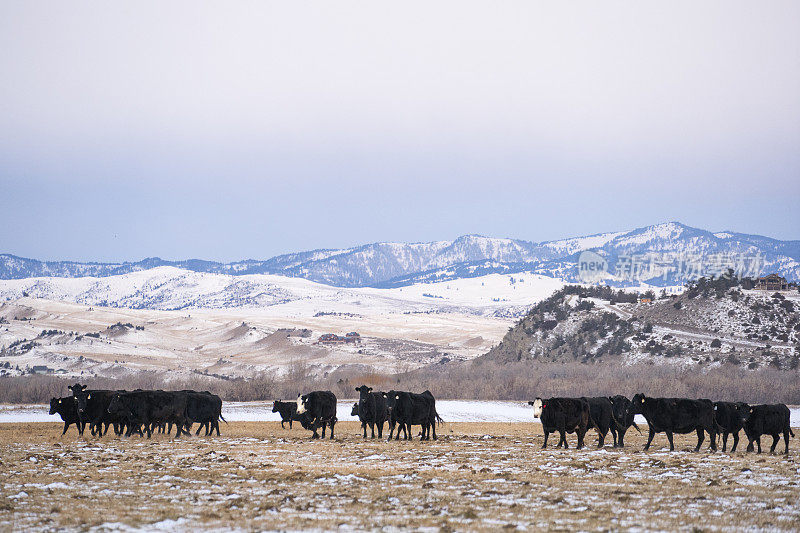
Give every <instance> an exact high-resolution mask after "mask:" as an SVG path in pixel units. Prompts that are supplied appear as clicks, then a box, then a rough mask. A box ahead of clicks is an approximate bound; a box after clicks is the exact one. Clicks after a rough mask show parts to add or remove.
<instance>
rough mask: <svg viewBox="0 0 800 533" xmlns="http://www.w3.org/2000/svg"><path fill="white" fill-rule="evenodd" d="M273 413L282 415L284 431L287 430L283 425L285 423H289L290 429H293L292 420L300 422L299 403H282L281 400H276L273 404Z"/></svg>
mask: <svg viewBox="0 0 800 533" xmlns="http://www.w3.org/2000/svg"><path fill="white" fill-rule="evenodd" d="M272 412H273V413H278V414H280V415H281V428H282V429H286V426H284V425H283V424H284V423H285V422H289V429H292V420H298V418H297V402H282V401H280V400H275V403H273V404H272Z"/></svg>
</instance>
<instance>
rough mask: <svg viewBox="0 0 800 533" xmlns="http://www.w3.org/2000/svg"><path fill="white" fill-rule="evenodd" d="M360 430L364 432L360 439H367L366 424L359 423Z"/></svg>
mask: <svg viewBox="0 0 800 533" xmlns="http://www.w3.org/2000/svg"><path fill="white" fill-rule="evenodd" d="M361 430H362V431H363V432H364V434H363V436H362V438H364V439H366V438H367V423H366V422H361Z"/></svg>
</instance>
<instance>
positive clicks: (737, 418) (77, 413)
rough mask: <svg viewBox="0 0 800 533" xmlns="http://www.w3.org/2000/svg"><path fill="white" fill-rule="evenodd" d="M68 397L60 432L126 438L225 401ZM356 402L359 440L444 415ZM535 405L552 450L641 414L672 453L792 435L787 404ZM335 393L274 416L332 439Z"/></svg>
mask: <svg viewBox="0 0 800 533" xmlns="http://www.w3.org/2000/svg"><path fill="white" fill-rule="evenodd" d="M69 389H70V391H71V392H72V394H71V395H70V396H66V397H63V398H53V399H51V400H50V414H51V415H53V414H58V415H60V416H61V419H62V420H63V421H64V430H63V431H62V433H61V434H62V435H63V434H64V433H66V432H67V429H68V428H69V426H70V425H72V424H75V426H76V427H77V429H78V433H79V434H81V435H83V432H84V429H85V427H86V425H87V424H88V426H89V429H90V431H91V433H92V435H97V436H101V437H102V436H103V435H104V434H106V433H107V432H108V429H109V428H110V427H112V426H113V428H114V433H115V434H116V435H125V436H126V437H129V436H131V435H132V434H133V433H138V434H139V435H141V436H144V435H145V433H146V434H147V437H148V438H150V436H151V435H152V433H153V432H154V431H158V432H165V433H167V434H169V433H171V432H172V428H173V426H174V427H175V437H180V436H181V435H191V433H190V431H191V429H192V426H193V425H194V424H199V427H198V428H197V432H196V433H195V435H199V434H200V431H201V430H202V429H204V428H205V434H206V435H212V434H213V433H214V431H216V432H217V435H219V434H220V432H219V421H220V420H222V421H223V422H224V421H225V419H224V418H223V417H222V400H221V399H220V397H219V396H217V395H215V394H211V393H210V392H197V391H191V390H183V391H161V390H135V391H124V390H117V391H111V390H88V389H87V388H86V386H85V385H80V384H76V385H73V386H71V387H69ZM355 390H356V392H358V393H359V400H358V402H356V403H354V404H353V409H352V411H351V415H352V416H357V417H358V419H359V421H360V422H361V428H362V430H363V437H364V438H367V427H368V426H369V429H370V434H371V437H372V438H373V439H374V438H375V433H376V429H377V436H378V438H382V437H383V426H384V424H387V428H388V429H389V440H392V437H394V438H395V440H399V439H400V433H401V432H402V433H403V438H404V439H406V440H411V439H412V426H420V436H421V437H420V438H421V440H429V439H434V440H436V426H437V424H440V423H442V419H441V418H440V417H439V414H438V413H437V412H436V400H435V398H434V397H433V394H431V392H430V391H427V390H426V391H425V392H423V393H421V394H416V393H412V392H405V391H394V390H392V391H388V392H379V391H373V390H372V388H370V387H368V386H366V385H362V386H361V387H356V389H355ZM528 404H529V405H531V406H533V415H534V417H536V418H539V420H540V421H541V423H542V429H543V430H544V444H543V445H542V448H546V447H547V441H548V438H549V436H550V434H551V433H558V434H559V441H558V444H557V446H556V447H561V446H563V447H564V448H567V447H568V444H567V438H566V435H567V434H568V433H575V434H576V435H577V448H582V447H583V446H584V436H585V435H586V432H587V431H588V430H589V429H594V430H596V431H597V435H598V440H597V446H598V447H602V446H603V444H604V443H605V438H606V436H607V435H608V433H609V432H611V435H612V438H613V445H614V447H623V446H624V438H625V433H626V432H627V430H628V429H629V428H630V427H634V428H636V430H637V431H639V432H641V430H640V429H639V427H638V426H637V425H636V422H635V420H634V417H635V415H637V414H640V415H642V416H643V417H644V418H645V420H646V421H647V425H648V430H649V435H648V438H647V444H646V445H645V447H644V449H645V450H647V449H649V448H650V444H651V443H652V442H653V438H654V436H655V434H656V433H665V434H666V436H667V440H668V441H669V446H670V450H674V449H675V446H674V443H673V435H674V434H676V433H678V434H686V433H692V432H697V446H695V451H698V450H700V447H701V446H702V444H703V441H704V440H705V434H706V433H708V436H709V443H710V448H711V450H714V451H716V449H717V437H718V436H721V437H722V451H723V452H724V451H725V450H726V447H727V443H728V437H729V436H732V437H733V445H732V446H731V452H734V451H736V447H737V446H738V444H739V432H740V431H741V430H744V433H745V436H746V437H747V439H748V445H747V451H748V452H750V451H754V445H756V446H757V447H758V453H761V436H762V435H770V436H772V447H771V448H770V452H771V453H774V451H775V447H776V446H777V445H778V442H779V441H780V437H781V435H783V439H784V444H785V450H784V452H785V453H789V436H790V435H791V436H792V437H794V433H793V432H792V429H791V427H790V425H789V408H788V407H786V406H785V405H784V404H772V405H753V406H751V405H748V404H746V403H742V402H712V401H711V400H705V399H701V400H692V399H687V398H650V397H647V396H645V395H644V394H637V395H635V396H634V397H633V399H632V400H631V399H628V398H626V397H625V396H612V397H599V398H547V399H542V398H536V399H535V400H534V401H531V402H528ZM336 405H337V399H336V396H335V395H334V394H333V393H332V392H331V391H314V392H310V393H308V394H298V396H297V400H296V401H293V402H282V401H276V402H275V403H274V405H273V407H272V412H273V413H279V414H280V417H281V427H285V426H284V424H285V423H287V422H288V423H289V428H290V429H291V428H292V422H299V423H300V425H301V426H302V427H303V428H304V429H306V430H309V431H312V432H313V435H312V438H314V439H317V438H320V435H319V433H317V430H319V429H321V430H322V438H325V433H326V429H329V430H330V438H331V439H333V437H334V426H335V425H336V421H337V419H336Z"/></svg>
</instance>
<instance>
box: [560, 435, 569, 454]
mask: <svg viewBox="0 0 800 533" xmlns="http://www.w3.org/2000/svg"><path fill="white" fill-rule="evenodd" d="M558 433H559V434H560V435H561V438H560V439H559V441H558V445H559V446H561V445H562V444H563V445H564V449H565V450H566V449H567V448H569V444H567V433H566V432H565V431H564V430H558Z"/></svg>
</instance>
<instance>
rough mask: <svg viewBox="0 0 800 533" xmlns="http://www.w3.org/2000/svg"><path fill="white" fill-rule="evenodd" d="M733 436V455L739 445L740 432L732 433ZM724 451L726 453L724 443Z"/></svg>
mask: <svg viewBox="0 0 800 533" xmlns="http://www.w3.org/2000/svg"><path fill="white" fill-rule="evenodd" d="M731 435H732V436H733V446H731V453H733V452H735V451H736V446H737V445H738V444H739V432H738V431H736V432H731ZM722 451H723V452H724V451H725V445H724V443H723V446H722Z"/></svg>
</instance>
